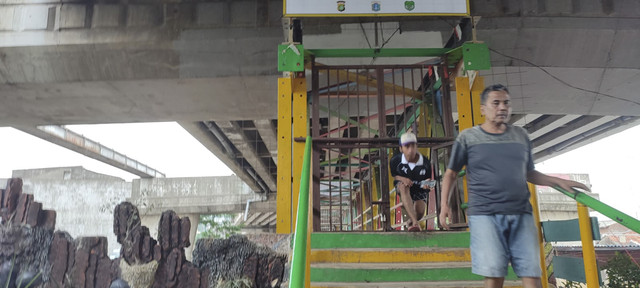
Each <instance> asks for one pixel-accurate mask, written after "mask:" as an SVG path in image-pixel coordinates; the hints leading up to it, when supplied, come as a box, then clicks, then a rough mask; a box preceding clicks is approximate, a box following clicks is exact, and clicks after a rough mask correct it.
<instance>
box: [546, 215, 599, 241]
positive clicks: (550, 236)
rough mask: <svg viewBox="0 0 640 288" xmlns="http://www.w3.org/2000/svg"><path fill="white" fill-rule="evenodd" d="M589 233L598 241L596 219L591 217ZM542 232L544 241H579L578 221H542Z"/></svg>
mask: <svg viewBox="0 0 640 288" xmlns="http://www.w3.org/2000/svg"><path fill="white" fill-rule="evenodd" d="M590 219H591V231H592V237H593V240H600V239H601V237H600V227H599V226H598V218H596V217H591V218H590ZM541 223H542V230H543V231H544V240H545V241H547V242H550V241H553V242H557V241H580V240H581V237H580V224H579V223H578V219H571V220H562V221H543V222H541Z"/></svg>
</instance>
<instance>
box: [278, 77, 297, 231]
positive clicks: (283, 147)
mask: <svg viewBox="0 0 640 288" xmlns="http://www.w3.org/2000/svg"><path fill="white" fill-rule="evenodd" d="M292 80H293V78H290V77H283V78H278V171H277V173H278V183H277V184H278V187H277V189H278V191H277V201H276V203H277V209H276V211H277V213H276V218H277V221H276V232H277V233H278V234H291V231H292V230H291V219H294V218H293V214H292V213H291V211H292V210H291V208H292V206H293V203H298V202H291V144H292V140H293V139H291V96H292V94H291V93H292V92H291V91H292V90H291V86H292Z"/></svg>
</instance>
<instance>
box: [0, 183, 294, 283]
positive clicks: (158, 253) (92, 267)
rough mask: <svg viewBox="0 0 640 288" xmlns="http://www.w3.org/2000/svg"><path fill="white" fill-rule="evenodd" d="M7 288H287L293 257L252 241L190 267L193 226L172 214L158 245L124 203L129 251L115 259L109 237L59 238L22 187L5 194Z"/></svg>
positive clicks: (210, 249) (121, 211)
mask: <svg viewBox="0 0 640 288" xmlns="http://www.w3.org/2000/svg"><path fill="white" fill-rule="evenodd" d="M0 217H1V223H0V285H3V287H12V288H13V287H16V285H17V283H23V284H22V285H20V287H26V285H25V284H24V283H31V284H30V286H28V287H30V288H39V287H44V288H62V287H73V288H133V287H135V288H174V287H176V288H182V287H189V288H215V287H219V286H222V285H224V283H228V282H230V281H234V280H243V281H244V280H246V281H245V282H243V283H246V284H245V287H252V288H254V287H255V288H263V287H265V288H266V287H272V288H273V287H280V285H281V284H282V279H283V276H284V267H285V264H286V262H287V256H286V255H284V254H280V253H276V252H274V251H273V250H271V249H269V248H266V247H263V246H258V245H256V244H254V243H253V242H251V241H249V240H248V239H247V238H246V237H244V236H240V235H235V236H232V237H231V238H229V239H224V240H221V239H217V240H214V239H202V240H200V241H198V242H197V244H196V248H195V251H194V255H193V259H194V263H191V262H189V261H187V260H186V257H185V248H186V247H189V246H190V245H191V243H190V240H189V232H190V229H191V221H190V220H189V218H188V217H183V218H180V217H179V216H178V215H176V213H175V212H174V211H171V210H169V211H165V212H163V213H162V215H161V217H160V221H159V223H158V240H156V239H154V238H153V237H151V235H150V233H149V228H148V227H145V226H142V224H141V221H140V214H139V212H138V209H137V208H136V207H135V206H134V205H133V204H131V203H129V202H122V203H120V204H118V205H117V206H116V207H115V209H114V222H113V232H114V233H115V235H116V238H117V241H118V243H120V244H121V245H122V246H121V247H122V248H121V250H120V258H117V259H114V260H112V259H109V257H108V253H107V251H108V249H107V248H108V246H107V245H108V243H107V238H106V237H81V238H78V239H76V240H74V239H73V238H72V237H71V236H70V235H69V234H68V233H67V232H63V231H54V229H55V222H56V212H55V211H51V210H43V209H42V204H41V203H38V202H35V201H34V198H33V195H29V194H23V193H22V180H21V179H19V178H13V179H9V180H8V182H7V188H6V189H0ZM6 284H8V286H7V285H6Z"/></svg>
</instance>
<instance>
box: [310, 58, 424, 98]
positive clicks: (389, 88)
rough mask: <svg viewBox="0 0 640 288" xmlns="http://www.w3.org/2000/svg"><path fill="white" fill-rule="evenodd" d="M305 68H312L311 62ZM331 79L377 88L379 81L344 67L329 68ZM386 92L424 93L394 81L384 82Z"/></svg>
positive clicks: (418, 95) (420, 96)
mask: <svg viewBox="0 0 640 288" xmlns="http://www.w3.org/2000/svg"><path fill="white" fill-rule="evenodd" d="M322 66H324V65H323V64H320V63H317V62H316V67H322ZM305 68H307V69H311V64H310V63H309V64H306V65H305ZM319 71H320V73H325V72H326V71H327V70H322V69H320V70H319ZM329 79H346V80H348V81H351V82H356V83H358V84H360V85H366V86H369V87H371V88H373V89H377V88H378V81H377V80H375V79H373V78H371V77H367V76H364V75H360V74H358V73H354V72H348V71H346V70H342V69H329ZM384 93H385V95H394V93H395V95H397V96H400V95H405V96H408V97H412V98H418V99H420V98H422V93H421V92H419V91H415V90H411V89H409V88H407V87H404V86H401V85H396V84H394V83H390V82H384Z"/></svg>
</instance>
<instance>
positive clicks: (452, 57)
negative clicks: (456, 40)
mask: <svg viewBox="0 0 640 288" xmlns="http://www.w3.org/2000/svg"><path fill="white" fill-rule="evenodd" d="M460 60H463V61H464V69H465V70H489V69H491V57H490V53H489V47H488V46H487V44H484V43H471V42H468V43H464V44H462V46H460V47H458V48H455V49H452V50H451V51H449V52H448V53H447V63H448V64H449V66H450V67H454V66H455V65H456V64H457V63H458V62H459V61H460Z"/></svg>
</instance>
